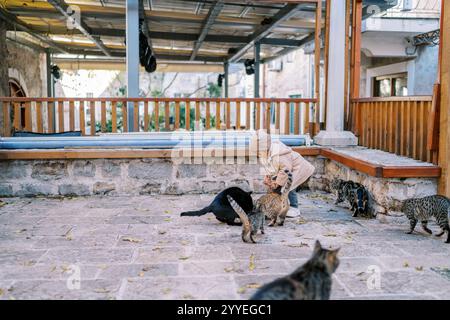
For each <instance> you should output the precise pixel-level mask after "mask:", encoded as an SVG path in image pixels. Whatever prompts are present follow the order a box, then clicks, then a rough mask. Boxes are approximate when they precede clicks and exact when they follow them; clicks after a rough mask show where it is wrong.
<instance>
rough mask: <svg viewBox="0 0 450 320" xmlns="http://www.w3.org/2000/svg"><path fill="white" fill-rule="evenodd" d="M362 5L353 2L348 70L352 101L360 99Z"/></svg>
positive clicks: (360, 1)
mask: <svg viewBox="0 0 450 320" xmlns="http://www.w3.org/2000/svg"><path fill="white" fill-rule="evenodd" d="M362 5H363V3H362V0H353V6H352V10H353V24H352V56H351V62H350V69H351V75H350V77H351V84H350V92H351V93H350V96H351V97H352V98H354V99H357V98H359V97H360V92H359V86H360V81H361V25H362Z"/></svg>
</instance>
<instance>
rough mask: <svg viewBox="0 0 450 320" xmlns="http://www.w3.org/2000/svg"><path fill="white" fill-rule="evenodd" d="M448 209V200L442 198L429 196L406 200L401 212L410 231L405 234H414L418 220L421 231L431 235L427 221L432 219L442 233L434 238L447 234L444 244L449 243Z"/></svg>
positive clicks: (449, 205)
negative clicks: (407, 221)
mask: <svg viewBox="0 0 450 320" xmlns="http://www.w3.org/2000/svg"><path fill="white" fill-rule="evenodd" d="M449 209H450V200H449V199H448V198H446V197H444V196H430V197H425V198H420V199H408V200H406V201H405V202H404V203H403V207H402V211H403V213H404V214H405V215H406V217H407V218H408V219H409V223H410V229H409V231H408V232H407V234H411V233H413V232H414V229H415V228H416V225H417V222H418V221H419V220H420V222H421V223H422V228H423V230H424V231H426V232H427V233H429V234H433V232H432V231H431V230H430V229H429V228H428V220H429V219H430V218H434V219H435V220H436V222H437V224H438V225H439V227H441V229H442V232H441V233H439V234H437V235H436V236H438V237H441V236H443V235H444V233H445V232H447V241H446V243H450V226H449V224H448V213H449Z"/></svg>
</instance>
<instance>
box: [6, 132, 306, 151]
mask: <svg viewBox="0 0 450 320" xmlns="http://www.w3.org/2000/svg"><path fill="white" fill-rule="evenodd" d="M176 134H177V133H175V134H174V135H176ZM184 134H185V133H180V136H179V137H176V136H175V137H171V138H169V139H168V138H161V137H159V138H153V139H149V138H148V135H147V136H141V137H139V135H136V136H135V137H133V134H131V135H122V136H121V138H118V136H120V135H113V137H44V138H42V137H33V138H0V149H8V150H11V149H65V148H83V147H89V148H92V147H97V148H102V147H108V148H113V147H116V148H146V149H163V148H164V149H167V148H178V147H189V146H195V147H198V146H202V147H203V148H205V147H225V146H226V147H229V146H235V147H239V146H242V147H243V146H248V145H249V143H250V140H251V136H250V135H242V134H236V135H227V134H225V135H223V136H222V135H216V136H214V135H209V136H202V135H200V137H196V136H195V135H191V136H190V138H186V137H185V136H184ZM278 137H279V139H280V141H281V142H283V143H284V144H286V145H288V146H304V145H305V144H306V137H304V136H278Z"/></svg>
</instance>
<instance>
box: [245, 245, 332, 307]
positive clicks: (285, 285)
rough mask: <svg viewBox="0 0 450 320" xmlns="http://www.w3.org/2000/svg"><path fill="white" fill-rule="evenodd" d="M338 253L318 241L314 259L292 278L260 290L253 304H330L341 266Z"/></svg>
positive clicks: (281, 279) (272, 283)
mask: <svg viewBox="0 0 450 320" xmlns="http://www.w3.org/2000/svg"><path fill="white" fill-rule="evenodd" d="M338 252H339V249H337V250H327V249H324V248H322V246H321V245H320V242H319V241H316V245H315V247H314V252H313V255H312V257H311V258H310V259H309V261H308V262H306V263H305V264H304V265H303V266H301V267H300V268H298V269H297V270H295V271H294V272H293V273H291V274H290V275H288V276H286V277H283V278H279V279H277V280H275V281H273V282H270V283H268V284H266V285H264V286H263V287H262V288H260V289H259V290H258V291H257V292H256V293H255V294H254V295H253V296H252V297H251V298H250V299H251V300H329V299H330V294H331V285H332V278H331V277H332V274H333V273H334V272H335V271H336V269H337V267H338V266H339V259H338V257H337V254H338Z"/></svg>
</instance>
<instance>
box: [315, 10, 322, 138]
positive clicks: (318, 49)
mask: <svg viewBox="0 0 450 320" xmlns="http://www.w3.org/2000/svg"><path fill="white" fill-rule="evenodd" d="M321 32H322V1H317V4H316V30H315V34H314V36H315V38H314V44H315V46H314V74H315V80H314V90H315V98H316V100H317V103H316V107H315V119H314V121H315V123H316V125H315V126H314V134H317V133H318V132H319V131H320V56H321V39H320V35H321Z"/></svg>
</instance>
